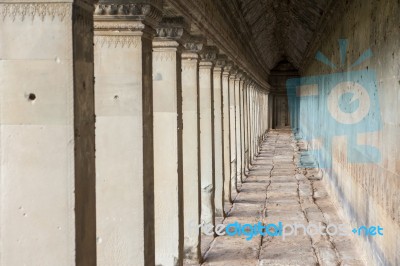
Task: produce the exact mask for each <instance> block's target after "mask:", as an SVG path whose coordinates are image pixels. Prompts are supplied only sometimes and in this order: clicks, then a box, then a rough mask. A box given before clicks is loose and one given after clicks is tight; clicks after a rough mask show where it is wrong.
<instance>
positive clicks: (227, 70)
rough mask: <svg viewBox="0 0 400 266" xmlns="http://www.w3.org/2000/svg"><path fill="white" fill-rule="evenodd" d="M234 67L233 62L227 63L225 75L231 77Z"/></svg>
mask: <svg viewBox="0 0 400 266" xmlns="http://www.w3.org/2000/svg"><path fill="white" fill-rule="evenodd" d="M232 67H233V63H232V61H229V60H227V61H226V64H225V67H224V72H223V74H225V75H229V73H230V72H231V70H232Z"/></svg>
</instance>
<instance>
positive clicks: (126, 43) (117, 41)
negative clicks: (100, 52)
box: [94, 35, 140, 48]
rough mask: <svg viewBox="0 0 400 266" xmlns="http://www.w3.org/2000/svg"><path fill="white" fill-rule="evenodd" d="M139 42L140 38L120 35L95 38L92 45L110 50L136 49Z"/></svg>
mask: <svg viewBox="0 0 400 266" xmlns="http://www.w3.org/2000/svg"><path fill="white" fill-rule="evenodd" d="M139 41H140V36H127V35H125V36H122V35H106V36H95V37H94V43H95V45H100V46H101V47H103V46H104V45H106V46H107V47H109V48H111V47H114V48H118V47H121V48H124V47H126V48H130V47H137V46H138V44H139Z"/></svg>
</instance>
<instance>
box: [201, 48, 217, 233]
mask: <svg viewBox="0 0 400 266" xmlns="http://www.w3.org/2000/svg"><path fill="white" fill-rule="evenodd" d="M200 55H201V61H200V65H199V101H200V165H201V169H200V172H201V221H202V222H204V223H205V224H212V225H214V217H215V211H214V208H215V207H214V206H215V205H214V192H215V191H214V153H213V150H214V148H213V134H214V133H213V116H212V110H213V106H212V105H213V104H212V103H213V102H212V98H213V66H214V63H213V62H214V60H215V59H216V56H217V51H216V49H214V48H213V47H210V46H207V47H205V49H203V51H202V53H201V54H200Z"/></svg>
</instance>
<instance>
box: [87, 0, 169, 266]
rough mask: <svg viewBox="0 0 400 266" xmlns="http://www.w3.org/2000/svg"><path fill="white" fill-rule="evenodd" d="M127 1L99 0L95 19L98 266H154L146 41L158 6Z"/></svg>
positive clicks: (149, 79)
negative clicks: (135, 264)
mask: <svg viewBox="0 0 400 266" xmlns="http://www.w3.org/2000/svg"><path fill="white" fill-rule="evenodd" d="M133 2H135V3H132V4H131V5H128V4H123V1H121V2H120V3H118V4H117V3H115V2H113V1H100V3H99V5H97V7H96V11H95V16H94V19H95V39H94V47H95V77H96V84H95V99H96V105H95V107H96V175H97V178H96V212H97V237H98V241H97V257H98V262H97V263H98V265H104V266H105V265H132V262H133V261H135V262H136V263H137V264H140V265H144V264H145V265H150V264H154V211H153V209H154V192H153V191H154V183H153V182H154V170H153V98H152V93H153V86H152V39H153V37H154V34H155V30H154V26H155V21H157V20H158V19H161V8H162V7H161V5H160V3H159V2H160V1H148V4H145V5H144V6H143V7H146V8H148V10H147V11H145V9H144V8H142V9H138V7H141V6H142V3H140V2H138V1H133ZM118 8H121V9H120V10H125V11H126V12H127V13H126V14H120V13H118V12H117V10H118ZM138 10H140V12H143V13H142V14H138V13H137V11H138Z"/></svg>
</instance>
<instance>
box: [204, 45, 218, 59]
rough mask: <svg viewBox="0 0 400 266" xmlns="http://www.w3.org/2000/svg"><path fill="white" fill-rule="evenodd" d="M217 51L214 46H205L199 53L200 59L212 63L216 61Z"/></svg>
mask: <svg viewBox="0 0 400 266" xmlns="http://www.w3.org/2000/svg"><path fill="white" fill-rule="evenodd" d="M217 54H218V49H217V48H216V47H214V46H206V47H204V49H203V51H202V52H201V53H200V58H201V60H203V61H214V60H215V59H217Z"/></svg>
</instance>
